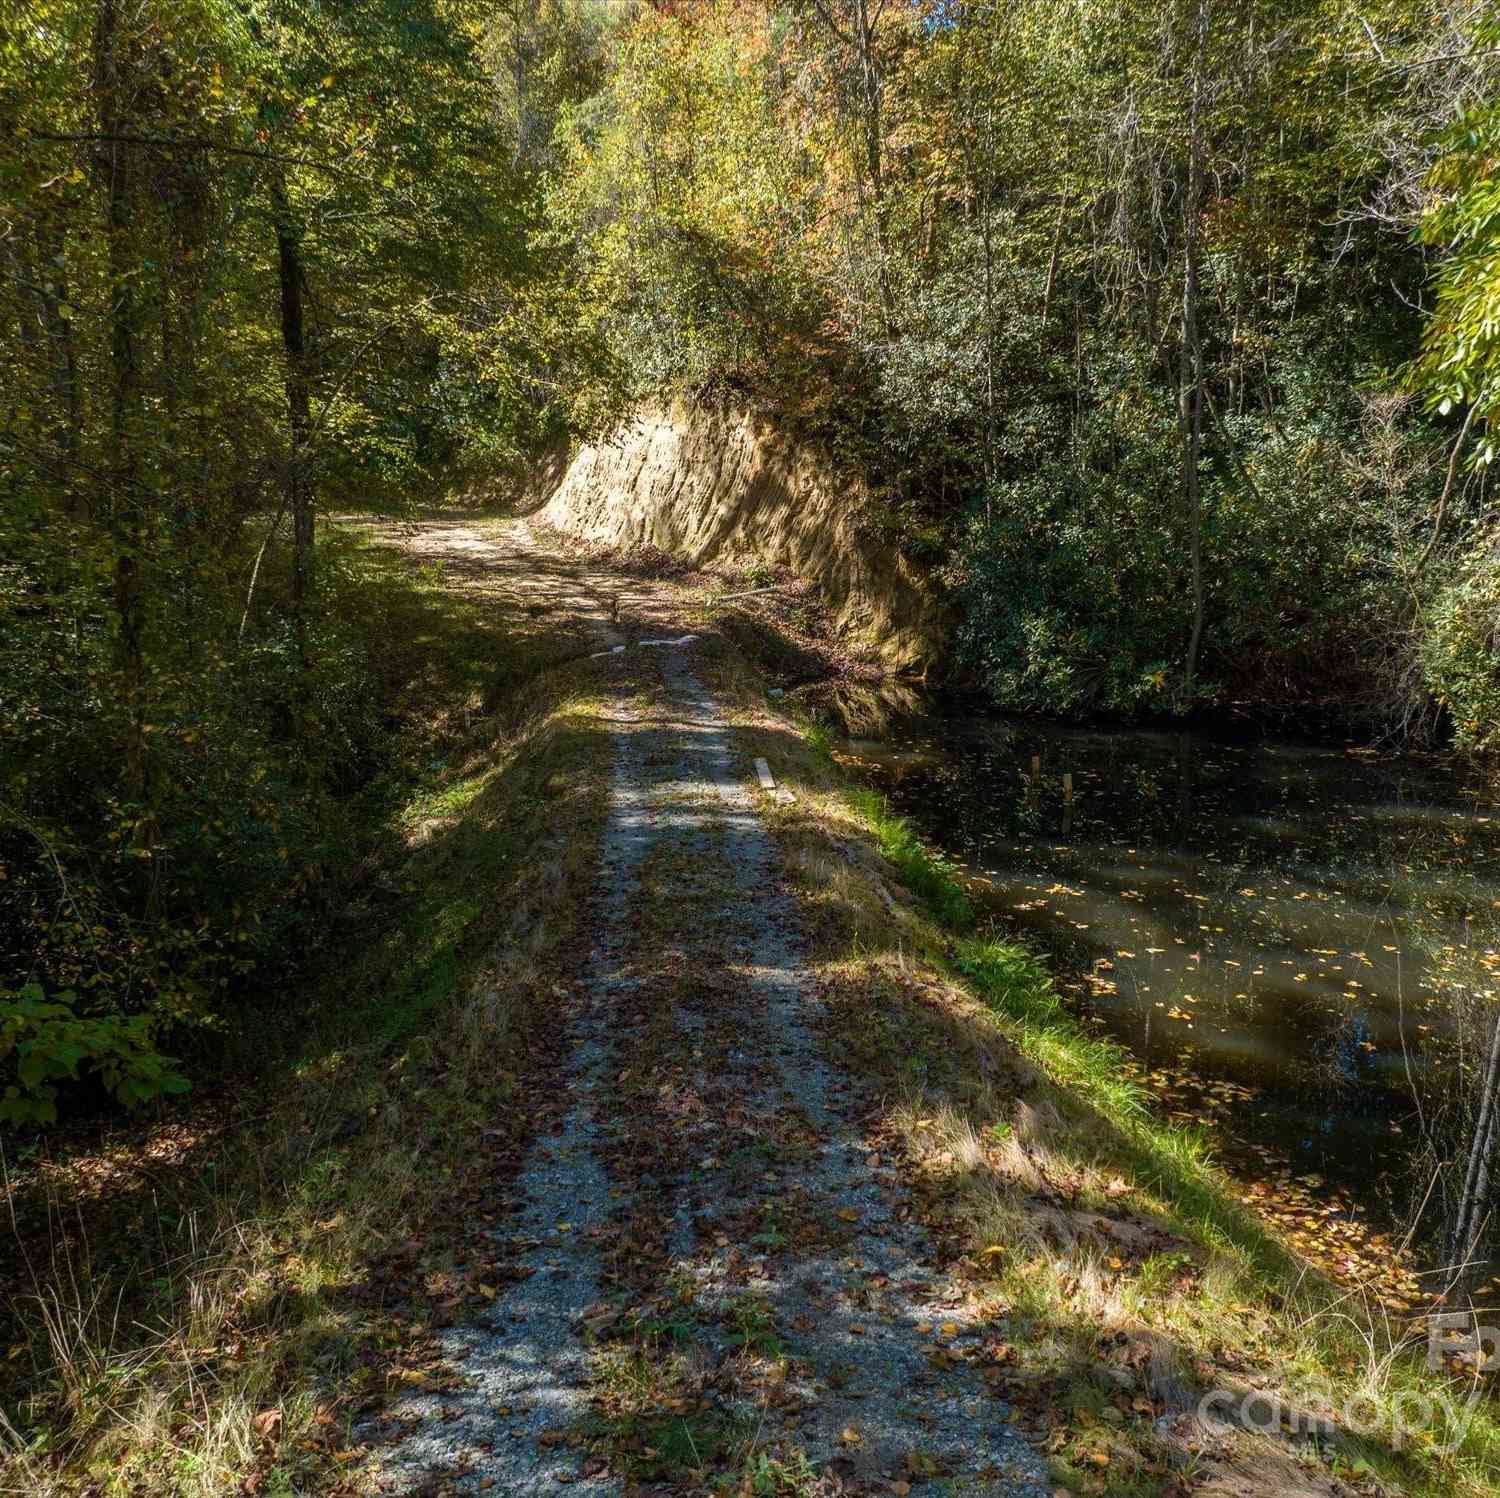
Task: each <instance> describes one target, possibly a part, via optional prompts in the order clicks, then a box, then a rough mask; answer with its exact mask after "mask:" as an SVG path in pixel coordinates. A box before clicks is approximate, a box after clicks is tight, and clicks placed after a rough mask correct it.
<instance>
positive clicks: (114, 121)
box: [94, 0, 147, 800]
mask: <svg viewBox="0 0 1500 1498" xmlns="http://www.w3.org/2000/svg"><path fill="white" fill-rule="evenodd" d="M118 21H119V18H118V13H117V9H116V5H115V0H99V7H98V10H97V12H96V15H95V26H94V85H95V97H96V99H97V101H98V109H99V134H100V136H101V137H102V141H101V144H100V146H99V149H98V153H97V156H96V158H95V165H96V169H97V171H98V173H99V176H100V179H101V186H102V188H103V190H104V201H105V238H106V242H107V245H108V256H109V277H110V301H111V312H110V332H109V361H110V373H111V377H112V380H111V402H110V465H109V466H110V489H109V493H108V494H107V495H106V497H105V504H106V510H107V513H108V517H109V521H110V525H111V528H112V530H113V531H114V535H115V545H116V553H115V565H114V588H113V594H114V606H115V616H116V630H117V634H116V643H115V664H116V668H117V670H118V671H119V676H120V693H121V699H122V705H123V706H124V709H125V720H126V731H125V745H124V756H123V758H124V765H125V789H126V793H127V794H128V795H129V796H130V797H131V798H133V799H136V800H143V799H144V798H145V795H146V789H147V764H146V726H145V685H146V663H145V654H144V650H143V647H142V639H141V634H142V623H143V619H142V615H143V612H144V602H145V599H144V579H143V576H142V564H143V561H144V553H145V540H146V536H145V529H146V515H145V505H144V497H143V495H142V493H141V492H140V484H141V477H140V472H139V464H138V462H137V457H136V449H135V444H136V443H137V442H138V441H139V440H140V437H141V426H142V420H141V418H142V414H143V413H142V390H141V371H140V358H139V349H138V347H137V328H136V319H137V316H138V310H137V294H136V286H135V275H136V270H137V266H136V259H135V255H134V244H133V242H132V236H131V226H132V223H133V220H134V209H135V204H134V201H133V199H134V192H133V189H134V185H135V181H134V179H135V163H134V162H133V161H132V159H131V151H130V148H129V147H128V146H126V145H124V144H122V143H121V142H120V141H119V140H118V139H117V137H119V136H120V135H122V134H124V133H125V127H126V125H127V124H128V121H126V120H125V119H124V117H123V113H122V104H123V100H122V93H123V89H122V85H121V79H120V57H119V49H120V36H119V24H118Z"/></svg>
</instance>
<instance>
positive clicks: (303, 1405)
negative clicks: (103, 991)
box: [0, 550, 607, 1498]
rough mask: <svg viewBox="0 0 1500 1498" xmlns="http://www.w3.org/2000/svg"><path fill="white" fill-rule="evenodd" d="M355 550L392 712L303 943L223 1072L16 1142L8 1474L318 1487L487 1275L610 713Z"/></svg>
mask: <svg viewBox="0 0 1500 1498" xmlns="http://www.w3.org/2000/svg"><path fill="white" fill-rule="evenodd" d="M362 565H364V566H367V567H368V568H370V569H372V570H373V571H374V572H375V573H376V574H377V575H378V576H379V578H380V586H381V589H382V592H383V595H384V597H383V602H382V618H383V619H384V620H385V621H386V624H387V627H388V628H389V631H390V636H389V650H388V651H387V652H385V653H384V655H383V657H382V659H383V669H384V670H385V672H386V673H387V677H386V680H385V681H384V682H383V683H382V686H381V693H382V696H381V701H382V703H383V705H384V707H385V710H386V713H387V716H388V721H389V723H390V729H389V732H390V735H391V736H390V740H389V743H388V748H387V770H386V772H385V773H384V775H383V776H382V777H381V778H380V780H379V781H378V782H376V783H372V784H371V785H369V786H368V787H367V788H366V789H365V790H364V791H363V792H362V793H361V794H362V806H361V808H359V809H358V815H357V816H356V815H355V812H354V810H351V815H350V824H351V826H358V825H363V826H365V827H367V828H369V829H370V835H369V836H367V837H366V838H364V839H363V841H362V842H361V843H354V844H352V845H351V847H350V849H349V854H350V867H349V868H348V869H347V871H346V874H345V876H344V878H343V879H342V881H341V887H340V898H339V899H338V901H337V902H335V901H333V900H332V899H331V898H330V899H324V900H322V901H320V903H319V905H318V907H317V909H318V915H319V919H320V921H321V923H322V931H321V939H320V941H319V942H318V943H317V944H316V957H315V958H314V959H313V960H309V961H304V962H303V964H302V965H301V967H300V969H299V970H298V971H297V972H296V973H295V980H294V982H293V983H292V984H291V985H290V986H288V987H285V988H284V989H283V990H282V991H281V992H279V993H276V994H269V995H264V996H261V997H260V998H259V999H258V1000H257V1002H256V1004H255V1006H254V1007H253V1008H252V1009H250V1010H249V1011H248V1012H247V1013H246V1014H245V1015H244V1016H243V1027H242V1034H243V1037H244V1038H243V1040H242V1041H241V1042H240V1043H239V1044H238V1045H236V1046H233V1047H231V1048H229V1050H228V1051H227V1052H226V1054H225V1056H224V1058H223V1063H224V1065H225V1066H227V1067H228V1069H229V1075H228V1079H227V1080H226V1081H225V1082H224V1083H222V1084H219V1085H205V1086H203V1087H201V1088H200V1093H199V1095H197V1096H194V1097H190V1098H188V1099H186V1100H185V1101H184V1102H183V1103H181V1104H178V1105H176V1106H175V1107H173V1108H162V1109H161V1110H159V1112H158V1114H157V1116H156V1117H155V1118H154V1119H146V1120H142V1121H139V1122H124V1123H121V1124H118V1125H117V1126H115V1127H113V1128H110V1129H107V1130H105V1131H104V1132H103V1133H102V1134H100V1132H99V1130H98V1126H97V1125H95V1126H92V1128H85V1127H83V1126H80V1127H79V1128H77V1129H75V1130H74V1132H73V1133H71V1134H67V1135H63V1136H60V1137H58V1138H56V1139H54V1140H52V1141H48V1142H45V1143H44V1144H39V1145H37V1146H33V1147H32V1148H30V1149H29V1150H26V1151H24V1152H23V1154H24V1158H20V1159H17V1158H16V1155H15V1153H14V1151H12V1153H11V1157H10V1159H9V1161H8V1162H7V1173H8V1180H7V1185H8V1187H9V1195H10V1204H11V1214H12V1216H11V1227H12V1233H11V1241H10V1244H9V1251H8V1258H9V1259H10V1261H11V1262H10V1263H9V1264H8V1265H7V1271H8V1272H7V1275H6V1279H7V1282H8V1283H9V1284H10V1285H11V1286H12V1287H13V1288H12V1290H11V1291H10V1293H8V1294H7V1295H6V1297H5V1305H4V1311H5V1314H6V1322H5V1325H4V1339H3V1341H0V1413H3V1414H4V1416H5V1424H4V1426H3V1427H0V1452H3V1456H0V1491H9V1492H15V1493H25V1494H27V1495H50V1494H62V1493H75V1492H88V1493H90V1494H98V1495H101V1498H102V1495H111V1498H112V1495H116V1494H118V1495H126V1494H131V1495H134V1494H142V1493H150V1494H152V1495H158V1494H160V1495H181V1498H207V1495H209V1494H222V1493H226V1492H230V1491H234V1492H243V1493H257V1494H263V1495H268V1498H269V1495H276V1494H289V1493H293V1492H305V1491H309V1490H312V1489H314V1488H323V1487H328V1486H335V1485H337V1482H338V1480H339V1474H340V1473H341V1472H343V1471H344V1469H345V1464H346V1463H349V1462H352V1460H353V1457H354V1451H353V1446H354V1443H353V1441H352V1440H351V1431H352V1426H353V1423H354V1421H355V1419H356V1418H357V1416H358V1414H359V1412H360V1411H361V1410H362V1409H364V1408H366V1407H368V1406H369V1405H371V1404H372V1402H378V1401H379V1400H380V1399H382V1398H383V1397H384V1395H385V1392H386V1390H387V1389H388V1388H389V1387H392V1386H393V1381H394V1384H395V1385H397V1386H399V1384H400V1383H401V1381H402V1380H404V1379H407V1380H409V1379H416V1378H420V1377H422V1376H423V1375H422V1372H421V1369H422V1367H423V1364H424V1359H425V1358H426V1357H427V1356H428V1354H427V1351H426V1343H425V1341H424V1336H425V1329H426V1328H427V1327H428V1326H429V1325H430V1324H431V1323H432V1322H433V1320H434V1319H441V1317H442V1316H444V1315H447V1314H450V1313H451V1307H452V1306H453V1305H454V1303H455V1302H456V1301H459V1300H462V1299H464V1298H465V1297H466V1296H469V1295H472V1294H476V1293H477V1291H475V1288H474V1286H472V1285H470V1284H469V1283H468V1281H467V1280H466V1279H465V1278H464V1276H463V1275H461V1274H460V1273H459V1272H458V1271H457V1270H456V1268H455V1266H456V1265H457V1264H459V1263H461V1262H467V1263H471V1264H472V1263H480V1262H481V1260H480V1258H479V1256H478V1254H477V1253H476V1251H475V1245H474V1243H473V1242H472V1241H471V1240H472V1238H473V1235H474V1234H475V1233H477V1232H480V1231H482V1229H483V1226H484V1224H483V1222H482V1220H481V1218H480V1208H481V1206H482V1204H483V1203H486V1202H488V1201H490V1200H491V1199H492V1194H493V1192H494V1190H495V1189H496V1183H497V1181H503V1179H504V1178H505V1175H506V1172H507V1171H508V1170H509V1169H511V1162H512V1161H513V1159H514V1158H515V1157H516V1155H517V1154H518V1152H519V1148H520V1145H521V1143H522V1142H523V1141H524V1139H525V1137H527V1136H528V1134H529V1132H530V1130H531V1129H532V1128H533V1127H534V1126H535V1116H534V1115H535V1112H536V1109H537V1108H538V1107H539V1106H543V1105H544V1103H545V1100H546V1098H547V1096H548V1089H547V1087H546V1085H545V1082H544V1077H545V1074H546V1072H547V1070H548V1068H549V1066H550V1065H551V1064H552V1050H553V1046H554V1044H555V1037H554V1036H553V1034H552V1031H553V1029H555V1026H552V1025H551V1023H550V1019H551V1012H552V1010H553V1009H554V1008H555V1000H554V999H553V998H552V993H553V988H554V985H555V984H556V983H557V981H558V980H559V978H560V977H561V976H562V975H563V974H564V973H565V972H566V970H567V968H568V965H569V964H570V962H571V960H572V959H571V954H572V952H573V951H574V950H575V949H576V946H577V941H578V936H577V929H576V928H577V921H578V919H579V909H580V904H581V897H582V894H583V891H584V890H585V889H586V888H587V887H588V884H589V881H590V878H591V874H592V860H593V857H594V851H595V847H596V842H597V830H598V827H599V825H600V824H601V820H602V816H603V807H604V796H605V791H604V766H605V764H606V763H607V736H606V735H605V734H604V733H603V732H602V731H601V729H600V728H599V726H598V723H597V719H596V715H595V700H596V697H595V694H596V693H597V691H598V685H597V681H596V680H595V678H594V677H593V676H591V675H590V674H589V673H588V672H587V670H586V668H582V667H577V666H575V667H571V668H563V669H560V670H557V671H552V672H548V673H544V674H540V675H537V674H532V675H530V676H529V678H528V680H527V681H526V683H525V684H524V685H523V686H519V687H515V688H513V689H507V690H505V691H503V692H500V693H496V692H495V691H494V690H493V686H494V681H495V680H496V677H497V674H498V673H505V672H507V671H508V670H509V667H510V664H511V663H512V662H513V661H514V660H515V658H516V657H517V656H518V654H519V653H521V652H523V651H526V650H529V649H531V646H529V645H528V643H527V641H526V640H525V639H524V638H523V635H522V631H523V630H524V629H525V628H526V624H525V620H524V614H523V613H522V612H521V611H520V610H517V611H515V617H509V616H508V615H507V611H506V609H505V607H504V606H503V601H501V600H497V599H495V598H494V597H486V598H484V599H482V600H476V599H474V598H472V597H469V596H466V595H465V593H464V591H463V589H462V586H461V585H455V583H454V581H453V580H452V579H450V578H446V577H445V576H444V575H443V574H442V572H441V571H440V570H439V569H434V568H419V569H414V568H413V567H412V565H411V563H410V562H409V561H408V560H406V559H400V558H396V557H394V556H392V555H390V554H389V553H387V552H384V551H374V550H372V551H370V552H369V554H368V555H367V556H366V557H365V558H364V561H363V563H362ZM565 643H566V642H564V644H565Z"/></svg>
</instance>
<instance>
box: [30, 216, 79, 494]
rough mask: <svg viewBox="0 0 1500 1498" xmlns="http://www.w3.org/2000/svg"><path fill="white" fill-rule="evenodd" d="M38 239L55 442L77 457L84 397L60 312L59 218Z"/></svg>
mask: <svg viewBox="0 0 1500 1498" xmlns="http://www.w3.org/2000/svg"><path fill="white" fill-rule="evenodd" d="M37 238H38V243H39V245H40V248H41V253H40V255H39V257H38V258H39V260H40V261H41V264H40V266H39V270H40V273H41V275H40V285H41V290H42V305H43V309H44V311H45V314H46V319H47V338H48V344H49V347H50V350H51V361H50V368H51V371H52V391H53V395H54V398H55V399H56V402H57V408H58V442H59V446H60V447H61V448H62V450H63V453H64V455H65V456H66V457H67V458H70V459H71V458H75V457H77V455H78V446H79V443H80V442H81V440H82V434H83V399H82V395H81V393H80V391H79V386H78V356H77V351H76V348H75V345H74V339H73V323H72V320H71V319H70V318H69V317H68V316H67V315H66V314H65V313H64V312H63V308H64V307H65V306H66V305H67V303H68V282H67V273H66V271H65V270H64V269H63V259H64V255H65V252H66V239H65V232H64V229H63V226H62V223H61V222H60V221H59V222H58V223H57V224H56V226H54V227H52V228H51V229H50V232H49V231H48V230H44V228H43V227H42V226H40V225H39V226H38V229H37ZM49 267H51V269H50V270H49ZM76 492H77V491H76V488H75V493H76Z"/></svg>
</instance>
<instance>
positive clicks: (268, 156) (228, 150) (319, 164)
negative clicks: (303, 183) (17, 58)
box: [25, 130, 342, 174]
mask: <svg viewBox="0 0 1500 1498" xmlns="http://www.w3.org/2000/svg"><path fill="white" fill-rule="evenodd" d="M25 134H26V136H27V138H28V139H30V140H56V141H71V142H74V143H88V142H102V143H105V144H110V145H121V146H155V147H157V148H158V149H161V150H168V151H218V152H220V153H221V154H223V155H225V156H248V157H250V159H251V160H253V161H273V162H276V163H277V164H278V165H286V166H310V167H312V168H313V169H314V170H315V171H320V172H330V173H333V174H337V173H339V172H340V171H341V170H342V168H340V167H336V166H331V165H329V163H328V162H326V161H314V160H313V159H312V158H311V157H308V156H280V155H278V154H277V153H276V152H275V151H257V150H253V149H252V148H251V147H249V146H228V145H224V144H222V143H221V142H219V141H216V140H184V139H182V138H180V137H174V136H170V135H98V134H93V133H89V132H81V133H74V132H59V131H50V130H27V131H26V132H25Z"/></svg>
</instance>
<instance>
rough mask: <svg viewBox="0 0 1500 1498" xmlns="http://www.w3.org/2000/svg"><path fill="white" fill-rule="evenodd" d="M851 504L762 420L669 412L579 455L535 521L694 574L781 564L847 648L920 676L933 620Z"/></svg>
mask: <svg viewBox="0 0 1500 1498" xmlns="http://www.w3.org/2000/svg"><path fill="white" fill-rule="evenodd" d="M863 498H864V495H863V493H862V491H861V490H860V488H859V486H858V485H857V484H856V483H853V482H851V481H847V480H842V479H840V477H839V476H838V475H837V474H836V473H835V472H834V471H833V469H832V466H831V465H830V464H829V463H828V462H827V460H826V459H824V458H822V457H820V456H819V455H818V454H816V453H814V452H812V451H811V450H809V449H808V448H806V447H803V446H801V445H799V444H797V443H795V442H792V441H790V440H788V439H787V438H786V437H784V436H782V435H781V434H780V433H778V432H777V431H776V430H775V429H774V427H772V426H771V425H770V424H769V423H767V422H766V421H764V420H763V419H761V418H758V417H754V416H751V415H750V414H748V413H745V412H729V413H719V412H711V411H708V410H705V409H703V408H700V407H694V406H690V405H688V404H686V403H684V402H677V403H674V404H672V405H670V406H660V407H655V408H649V409H643V410H641V411H639V412H637V413H636V414H635V415H634V416H633V417H631V418H630V419H629V420H627V421H626V422H625V423H623V424H622V425H621V427H620V428H618V429H617V430H616V431H615V432H614V433H613V434H612V435H611V437H610V438H609V439H608V440H607V441H603V442H599V443H595V444H591V445H590V446H588V447H585V448H583V449H582V450H581V451H580V452H579V453H578V455H577V456H576V457H575V458H574V459H573V461H572V462H571V463H570V464H569V465H568V468H567V471H566V473H565V474H564V475H563V477H562V480H561V482H560V483H559V484H558V486H557V488H556V489H555V490H554V491H553V493H552V495H551V497H550V498H549V500H548V501H547V503H546V504H545V505H544V506H543V507H542V509H541V510H540V511H539V512H538V518H539V519H541V520H542V521H544V522H546V523H547V524H548V525H552V526H555V527H556V528H557V529H559V530H561V531H565V532H569V533H571V534H574V535H578V536H582V537H585V538H587V539H589V540H592V541H598V542H602V543H604V544H607V545H611V546H631V545H635V544H638V543H640V542H649V543H650V544H651V545H653V546H657V547H660V548H661V549H662V550H663V551H667V552H671V553H673V554H674V555H677V556H681V557H684V558H686V559H687V560H689V561H691V562H693V563H695V564H698V565H704V564H707V563H710V562H734V563H741V564H743V563H746V562H750V561H753V560H757V559H758V560H760V561H763V562H767V563H770V564H772V565H777V566H784V567H787V568H789V569H790V570H791V571H793V572H795V573H796V574H797V575H798V576H800V577H805V578H808V579H810V580H811V581H813V582H815V583H817V584H818V585H819V586H820V587H821V588H822V590H823V592H824V595H825V597H826V598H827V601H828V603H829V606H830V608H831V609H832V610H833V614H834V617H835V620H836V622H837V625H838V629H839V632H840V634H841V635H843V636H844V637H845V638H846V639H847V640H848V641H849V643H850V645H851V646H853V647H855V648H857V649H859V650H860V651H861V652H863V653H866V654H869V655H872V656H874V657H876V658H877V659H879V660H880V661H881V662H882V663H883V664H884V665H885V666H886V667H887V668H888V669H890V670H892V671H922V670H925V668H926V667H927V666H928V665H929V664H931V663H932V662H933V661H934V660H935V658H936V657H937V655H938V654H939V652H940V651H941V649H942V644H943V638H944V634H945V618H944V612H943V609H942V607H941V606H940V604H939V603H938V602H937V600H936V599H935V598H934V597H933V596H932V595H931V593H930V592H929V591H928V590H927V589H926V588H925V587H924V586H923V584H922V581H921V579H920V578H919V577H918V576H917V575H916V573H915V572H914V571H913V569H912V568H911V566H910V565H909V564H908V563H907V562H906V561H905V559H904V558H902V557H900V556H899V555H897V553H896V552H895V551H894V550H892V549H888V548H885V547H882V546H880V545H878V544H876V543H874V542H872V541H870V540H869V539H868V538H866V537H863V536H861V535H859V534H858V532H857V529H856V526H855V523H854V517H855V516H856V515H857V513H858V511H859V509H860V508H861V502H862V500H863Z"/></svg>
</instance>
